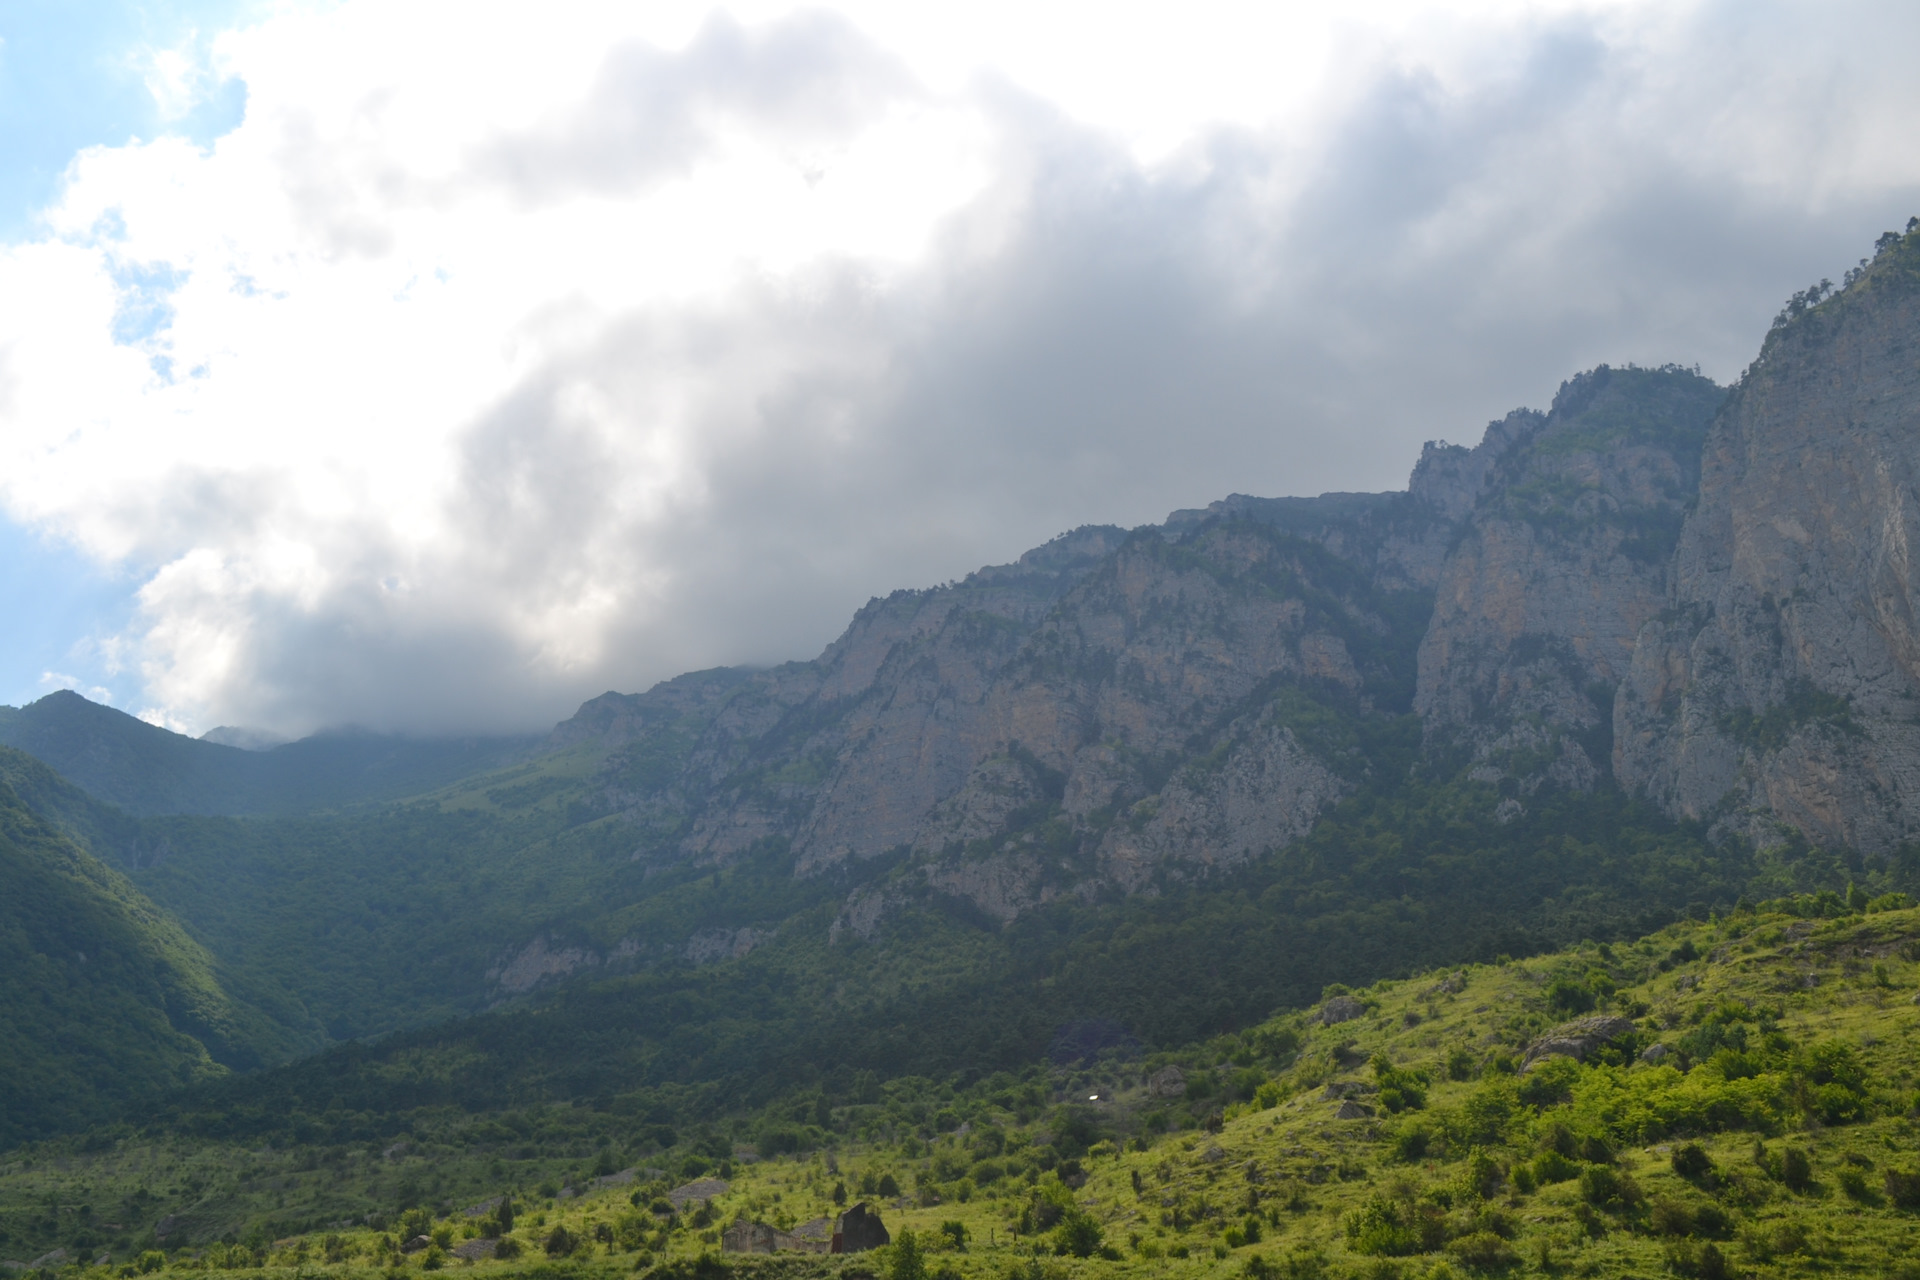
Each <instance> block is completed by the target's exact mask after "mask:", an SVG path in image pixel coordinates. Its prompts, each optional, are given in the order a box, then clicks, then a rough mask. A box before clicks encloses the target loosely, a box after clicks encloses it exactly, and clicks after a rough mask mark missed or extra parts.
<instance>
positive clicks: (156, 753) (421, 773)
mask: <svg viewBox="0 0 1920 1280" xmlns="http://www.w3.org/2000/svg"><path fill="white" fill-rule="evenodd" d="M535 741H537V739H535V738H532V737H510V736H502V737H473V738H446V739H427V738H403V737H397V736H394V735H390V734H373V733H359V732H345V731H343V732H334V733H323V734H316V735H315V736H313V737H310V738H302V739H300V740H299V741H298V742H289V743H285V744H283V745H280V746H275V747H270V748H267V749H265V750H246V749H242V748H240V747H236V746H228V745H225V744H223V743H221V742H217V741H211V740H208V739H198V738H189V737H187V736H186V735H184V734H178V733H174V732H172V731H171V730H167V729H162V728H160V727H158V726H156V725H151V724H148V723H147V722H146V721H144V720H140V719H138V718H136V717H134V716H130V715H128V714H126V713H125V712H124V711H116V710H114V709H113V708H112V707H103V706H101V705H99V704H98V703H94V702H89V701H87V700H86V699H85V698H83V697H81V696H80V695H79V694H77V693H73V692H70V691H67V690H61V691H60V692H58V693H51V694H48V695H47V696H46V697H44V698H42V699H40V700H39V701H38V702H33V703H29V704H28V705H26V706H24V707H0V746H9V747H14V748H16V749H18V750H20V751H24V752H26V753H27V754H28V755H31V756H34V757H35V758H37V759H39V760H42V761H44V762H45V763H47V764H49V765H51V766H52V767H53V768H54V769H55V770H57V771H58V772H59V773H60V774H61V775H62V776H64V777H66V778H68V779H70V780H71V781H73V782H74V783H76V784H77V785H79V786H81V787H83V788H85V789H86V790H87V791H88V792H90V793H91V794H93V795H94V796H97V797H98V798H100V799H102V800H105V801H107V802H109V803H111V804H114V805H118V806H119V807H120V808H123V809H125V810H127V811H128V812H129V813H133V814H140V815H150V814H162V813H203V814H213V813H221V814H290V813H306V812H312V811H315V810H324V809H336V808H342V807H346V806H350V805H358V804H368V803H374V802H378V801H382V800H393V799H397V798H399V797H402V796H407V795H413V794H417V793H419V792H422V791H431V790H433V789H434V788H436V787H441V786H444V785H446V784H447V783H449V782H452V781H454V780H455V779H457V778H462V777H465V776H467V775H469V774H472V773H476V772H478V771H480V770H483V769H489V768H494V767H497V766H498V765H500V764H502V763H505V762H506V761H508V760H510V759H512V758H514V757H515V756H516V755H517V754H520V753H523V752H525V751H526V750H527V749H528V748H529V747H530V746H532V745H533V743H534V742H535Z"/></svg>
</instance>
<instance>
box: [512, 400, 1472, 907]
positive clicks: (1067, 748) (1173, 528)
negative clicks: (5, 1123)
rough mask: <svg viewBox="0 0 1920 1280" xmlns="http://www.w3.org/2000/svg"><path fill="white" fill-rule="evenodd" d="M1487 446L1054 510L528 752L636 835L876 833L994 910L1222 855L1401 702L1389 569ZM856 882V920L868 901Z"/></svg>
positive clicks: (647, 853)
mask: <svg viewBox="0 0 1920 1280" xmlns="http://www.w3.org/2000/svg"><path fill="white" fill-rule="evenodd" d="M1506 443H1507V441H1506V439H1505V437H1503V436H1502V435H1501V434H1500V433H1499V432H1498V431H1495V432H1492V433H1490V443H1489V444H1487V445H1484V446H1483V447H1482V449H1480V450H1477V451H1476V450H1467V449H1457V448H1453V447H1451V446H1433V447H1430V449H1429V451H1428V455H1427V457H1426V458H1425V459H1423V463H1422V469H1421V470H1420V471H1419V472H1418V473H1417V476H1418V477H1419V478H1420V483H1421V484H1422V485H1424V486H1425V487H1424V488H1418V487H1417V489H1416V491H1413V492H1409V493H1403V494H1388V495H1329V496H1328V497H1326V498H1322V499H1308V500H1301V501H1298V502H1281V503H1272V504H1263V503H1261V502H1259V501H1258V500H1251V499H1236V500H1230V501H1229V502H1228V503H1226V504H1216V509H1214V510H1210V511H1208V512H1192V513H1176V515H1175V517H1174V518H1173V519H1172V520H1170V521H1169V522H1168V524H1167V525H1165V526H1162V527H1160V528H1154V529H1145V530H1138V531H1135V532H1134V533H1132V534H1127V533H1124V532H1123V531H1121V530H1117V529H1110V528H1091V529H1084V530H1080V531H1077V532H1076V533H1074V534H1071V535H1068V536H1066V537H1064V538H1062V539H1059V540H1056V541H1055V542H1053V543H1050V544H1048V545H1047V546H1046V547H1042V548H1039V549H1037V550H1036V551H1033V552H1030V553H1028V555H1026V556H1024V557H1022V559H1021V560H1020V562H1018V563H1017V564H1014V565H1006V566H998V567H995V568H989V569H983V570H981V571H980V572H978V573H976V574H972V575H970V576H969V577H968V578H967V579H966V580H965V581H964V582H962V583H958V584H954V585H952V586H948V587H941V588H935V589H933V590H931V591H920V592H904V591H903V592H897V593H895V594H894V595H893V596H890V597H888V598H887V599H885V600H876V601H874V602H872V603H871V604H869V605H868V606H867V607H866V608H865V609H863V610H861V612H860V613H859V614H858V615H857V616H856V617H855V619H854V621H853V624H852V625H851V626H850V627H849V628H848V630H847V632H846V633H845V634H844V635H843V636H842V637H841V638H840V639H839V640H837V641H835V642H834V643H833V644H832V645H830V646H828V648H827V650H826V651H825V652H824V653H822V654H821V656H820V657H819V658H818V659H816V660H814V661H812V662H806V663H790V664H787V665H785V666H782V667H779V668H775V669H773V670H770V671H761V672H743V671H711V672H701V673H696V674H693V675H689V676H683V677H681V678H679V679H678V680H674V681H669V682H666V683H664V684H662V685H660V686H658V687H656V688H655V689H653V690H651V691H649V692H648V693H646V694H642V695H621V694H607V695H604V696H603V697H601V698H598V699H595V700H594V701H592V702H590V703H588V704H587V705H586V706H584V707H582V708H581V711H580V713H579V714H578V715H577V716H575V717H574V719H573V720H571V721H569V722H567V723H566V724H564V725H562V726H560V727H559V728H558V729H556V731H555V733H554V735H553V737H552V739H551V742H550V748H551V749H553V750H569V749H597V750H599V751H600V752H602V753H604V760H603V763H602V765H601V767H600V772H599V775H598V778H597V781H596V784H595V785H596V786H597V788H598V789H599V794H600V799H601V803H602V804H603V805H604V806H605V807H607V808H609V809H612V810H614V811H616V812H618V813H619V814H621V815H622V816H623V817H624V818H625V819H626V820H627V822H628V823H629V824H631V826H632V828H633V829H634V830H635V831H636V833H637V837H638V838H637V844H638V846H639V847H638V848H637V849H636V851H635V855H634V856H635V857H636V858H639V859H642V860H657V859H667V860H671V859H682V858H688V859H693V860H696V861H725V860H728V859H732V858H736V857H740V856H744V855H746V854H748V853H750V852H752V851H755V850H758V849H779V850H781V851H783V852H784V853H786V854H787V855H788V856H790V857H791V858H792V859H793V865H794V867H795V871H796V874H798V875H801V876H809V875H817V874H820V873H823V872H825V871H828V870H831V869H833V868H835V867H841V866H848V865H858V864H859V863H861V862H863V861H864V860H867V859H871V858H874V857H876V856H878V855H881V854H890V853H896V852H902V851H904V852H906V853H907V854H908V856H909V861H910V863H911V864H912V875H913V876H914V877H917V881H916V883H918V884H919V885H921V886H922V887H923V888H925V889H929V890H931V891H934V892H938V893H943V894H947V895H949V896H956V897H960V898H965V899H967V900H969V901H971V902H972V903H973V904H974V905H975V906H976V907H977V908H979V909H980V910H982V911H984V912H985V913H987V914H988V915H989V916H993V917H996V918H1001V919H1006V918H1011V916H1013V915H1016V914H1018V913H1019V912H1020V911H1022V910H1025V909H1026V908H1027V907H1028V906H1030V905H1032V904H1033V903H1036V902H1041V901H1045V900H1046V899H1047V898H1048V897H1050V896H1052V895H1053V894H1056V893H1059V892H1079V893H1087V892H1094V891H1097V890H1099V889H1100V888H1101V887H1103V886H1105V887H1111V888H1118V889H1120V890H1122V891H1134V890H1138V889H1140V888H1143V887H1146V886H1147V885H1149V884H1150V883H1151V882H1152V881H1153V880H1154V879H1155V878H1156V877H1157V876H1158V875H1160V874H1162V873H1163V872H1164V873H1167V874H1173V875H1176V876H1177V875H1182V874H1189V873H1194V872H1199V871H1204V870H1206V869H1208V868H1212V867H1217V866H1222V865H1228V864H1231V863H1234V862H1238V861H1243V860H1245V859H1247V858H1250V857H1255V856H1258V855H1260V854H1262V853H1264V852H1266V851H1267V850H1269V849H1273V848H1278V847H1281V846H1283V845H1285V844H1286V843H1287V842H1288V841H1289V840H1291V839H1293V838H1295V837H1297V836H1298V835H1299V834H1300V833H1301V832H1303V831H1305V830H1307V829H1308V828H1309V827H1310V826H1311V825H1312V823H1313V821H1314V819H1315V818H1316V817H1317V816H1318V815H1319V813H1320V812H1321V810H1322V809H1323V808H1324V807H1325V805H1326V804H1327V803H1329V802H1330V801H1331V800H1333V799H1334V798H1336V797H1338V796H1339V795H1341V794H1343V793H1344V792H1345V791H1347V790H1349V789H1350V788H1351V786H1352V780H1353V778H1354V777H1357V776H1359V772H1360V771H1363V770H1364V764H1362V763H1359V762H1356V761H1355V760H1353V759H1352V758H1350V757H1349V756H1347V755H1345V754H1339V753H1344V752H1346V751H1347V750H1348V744H1347V743H1346V742H1345V741H1344V740H1343V741H1342V742H1340V743H1338V744H1334V743H1332V742H1331V741H1330V740H1329V739H1328V737H1327V732H1326V729H1325V725H1326V724H1327V723H1328V722H1330V720H1332V721H1337V720H1339V719H1341V718H1342V717H1349V718H1350V717H1352V716H1366V715H1383V714H1389V713H1404V711H1405V710H1406V708H1407V705H1408V702H1409V700H1410V698H1411V694H1412V687H1413V662H1412V657H1413V650H1414V646H1415V644H1416V643H1417V640H1418V637H1419V634H1420V631H1421V629H1422V628H1423V627H1424V626H1425V623H1426V617H1427V613H1428V611H1429V609H1430V601H1431V596H1430V595H1429V594H1428V593H1427V592H1424V591H1422V590H1420V589H1419V588H1418V586H1417V584H1418V583H1419V582H1420V581H1422V580H1423V575H1424V579H1425V580H1428V581H1430V580H1431V578H1432V577H1433V576H1434V575H1435V574H1436V573H1437V569H1438V564H1439V560H1440V558H1441V557H1442V555H1443V553H1444V547H1445V545H1446V543H1447V541H1448V540H1449V539H1450V538H1451V537H1452V536H1453V531H1454V529H1455V528H1456V527H1457V521H1456V519H1455V515H1456V514H1457V513H1458V511H1460V510H1462V509H1464V507H1465V505H1466V504H1467V503H1469V502H1470V501H1471V498H1472V496H1473V494H1475V493H1477V492H1478V488H1479V486H1480V484H1481V482H1482V481H1483V479H1484V476H1485V474H1486V472H1487V471H1488V469H1489V468H1488V467H1487V466H1486V465H1485V460H1486V459H1487V458H1488V457H1489V456H1490V454H1492V453H1494V452H1497V451H1498V450H1499V449H1501V448H1504V447H1505V446H1506ZM1463 490H1465V491H1467V492H1466V496H1465V497H1464V498H1463V497H1462V492H1463ZM1429 491H1431V492H1429ZM1449 503H1450V504H1452V505H1451V506H1450V507H1449V506H1447V505H1445V504H1449ZM1422 564H1425V565H1426V566H1427V567H1426V568H1424V569H1422V568H1420V566H1421V565H1422ZM1409 566H1412V567H1411V568H1409ZM1409 582H1411V583H1413V584H1416V585H1408V584H1409ZM1334 707H1337V708H1338V710H1337V711H1334V712H1329V710H1328V709H1329V708H1334ZM1336 755H1337V758H1330V757H1331V756H1336ZM863 902H865V904H866V905H864V906H863V907H862V908H861V911H860V912H858V913H855V914H856V917H857V919H856V920H855V923H856V924H859V923H860V922H863V921H864V922H867V923H869V924H870V923H871V921H872V920H874V919H877V918H878V917H879V916H880V915H881V914H883V913H884V909H885V905H886V899H885V897H884V895H881V896H880V897H874V896H872V895H868V897H867V898H865V899H863ZM849 927H852V926H849Z"/></svg>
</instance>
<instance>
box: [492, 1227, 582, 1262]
mask: <svg viewBox="0 0 1920 1280" xmlns="http://www.w3.org/2000/svg"><path fill="white" fill-rule="evenodd" d="M579 1247H580V1241H579V1240H578V1239H577V1238H575V1236H574V1234H573V1232H571V1231H569V1230H567V1229H566V1228H565V1227H564V1226H560V1227H555V1228H554V1229H553V1230H552V1231H549V1232H548V1233H547V1256H548V1257H549V1258H564V1257H566V1256H568V1255H569V1254H571V1253H572V1252H573V1251H574V1250H575V1249H577V1248H579ZM496 1256H497V1255H496Z"/></svg>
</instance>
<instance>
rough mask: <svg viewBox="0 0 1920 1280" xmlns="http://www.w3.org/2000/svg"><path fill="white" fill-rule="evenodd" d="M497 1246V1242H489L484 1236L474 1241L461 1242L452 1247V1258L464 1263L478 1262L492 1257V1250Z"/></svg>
mask: <svg viewBox="0 0 1920 1280" xmlns="http://www.w3.org/2000/svg"><path fill="white" fill-rule="evenodd" d="M499 1244H500V1242H499V1241H498V1240H490V1239H488V1238H487V1237H485V1236H481V1237H479V1238H477V1239H474V1240H462V1241H461V1242H460V1243H459V1244H457V1245H455V1246H454V1247H453V1256H454V1257H456V1258H459V1259H461V1260H462V1261H464V1262H478V1261H480V1260H481V1259H482V1258H491V1257H493V1255H494V1250H495V1249H496V1248H497V1247H498V1246H499Z"/></svg>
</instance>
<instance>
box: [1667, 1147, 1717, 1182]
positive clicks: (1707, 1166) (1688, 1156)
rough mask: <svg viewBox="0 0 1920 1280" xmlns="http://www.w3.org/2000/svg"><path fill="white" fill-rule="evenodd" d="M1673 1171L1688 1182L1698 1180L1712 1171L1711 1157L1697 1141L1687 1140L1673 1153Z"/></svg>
mask: <svg viewBox="0 0 1920 1280" xmlns="http://www.w3.org/2000/svg"><path fill="white" fill-rule="evenodd" d="M1673 1171H1674V1172H1675V1173H1677V1174H1679V1175H1680V1176H1681V1177H1683V1178H1685V1179H1686V1180H1687V1181H1688V1182H1699V1181H1700V1180H1701V1179H1703V1178H1705V1177H1707V1175H1709V1174H1711V1173H1712V1172H1713V1157H1712V1156H1709V1155H1708V1154H1707V1153H1706V1149H1705V1148H1703V1147H1702V1146H1701V1145H1700V1144H1699V1143H1697V1142H1689V1143H1687V1144H1686V1145H1685V1146H1683V1147H1679V1148H1677V1149H1676V1150H1675V1151H1674V1153H1673Z"/></svg>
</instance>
